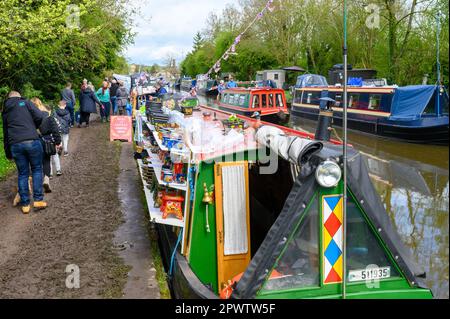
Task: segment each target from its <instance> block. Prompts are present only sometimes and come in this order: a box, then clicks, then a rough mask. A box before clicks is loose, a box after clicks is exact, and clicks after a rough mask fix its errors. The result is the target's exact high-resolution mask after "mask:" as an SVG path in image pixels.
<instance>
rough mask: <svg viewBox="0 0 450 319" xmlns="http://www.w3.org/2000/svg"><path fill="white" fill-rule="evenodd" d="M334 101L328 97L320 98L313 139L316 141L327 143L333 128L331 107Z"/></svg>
mask: <svg viewBox="0 0 450 319" xmlns="http://www.w3.org/2000/svg"><path fill="white" fill-rule="evenodd" d="M335 104H336V101H335V100H333V99H331V98H329V97H322V98H320V110H319V119H318V121H317V128H316V135H315V137H314V138H315V139H316V140H318V141H329V140H330V137H331V129H332V127H333V106H334V105H335Z"/></svg>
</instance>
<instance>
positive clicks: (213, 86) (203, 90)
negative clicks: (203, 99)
mask: <svg viewBox="0 0 450 319" xmlns="http://www.w3.org/2000/svg"><path fill="white" fill-rule="evenodd" d="M217 86H218V83H217V81H216V80H212V79H197V84H196V88H197V93H198V94H200V95H203V96H211V97H216V96H217V94H219V91H218V90H217Z"/></svg>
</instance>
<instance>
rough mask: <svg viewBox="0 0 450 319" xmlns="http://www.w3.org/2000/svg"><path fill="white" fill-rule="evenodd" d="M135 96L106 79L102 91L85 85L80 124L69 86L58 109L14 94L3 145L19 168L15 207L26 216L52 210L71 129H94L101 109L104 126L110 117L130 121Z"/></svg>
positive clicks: (5, 114)
mask: <svg viewBox="0 0 450 319" xmlns="http://www.w3.org/2000/svg"><path fill="white" fill-rule="evenodd" d="M128 99H129V93H128V91H127V89H126V88H125V86H124V82H122V81H117V80H116V79H112V80H109V79H105V81H103V83H102V87H101V88H99V89H98V90H97V91H95V88H94V86H93V85H92V83H91V82H88V81H87V80H86V79H85V80H83V83H82V85H81V90H80V95H79V106H80V108H79V118H78V119H77V116H76V113H75V106H76V98H75V93H74V91H73V89H72V84H71V83H67V85H66V86H65V88H64V89H63V90H62V91H61V99H60V101H59V103H58V105H57V106H55V107H52V106H50V105H46V104H44V103H43V102H42V101H41V100H40V99H39V98H38V97H34V98H32V99H31V100H28V99H26V98H24V97H22V96H21V94H20V93H19V92H17V91H11V92H10V93H9V94H8V96H7V99H6V101H5V104H4V107H3V111H2V120H3V142H4V150H5V155H6V157H7V158H8V159H9V160H13V161H14V162H15V164H16V168H17V173H18V193H17V195H16V197H15V199H14V202H13V205H14V206H17V205H19V204H20V206H21V209H22V212H23V213H24V214H28V213H29V212H30V210H31V196H30V189H31V190H32V198H33V208H34V209H36V210H41V209H45V208H47V205H48V204H47V202H45V201H44V193H50V192H51V191H52V189H51V187H50V180H51V179H52V178H53V176H54V175H56V176H61V175H62V174H63V172H62V169H61V157H67V156H69V148H70V147H69V135H70V129H71V128H73V127H74V125H76V123H78V124H77V127H78V128H81V127H82V125H83V124H85V127H89V121H90V115H91V114H92V113H97V105H98V106H99V110H100V117H101V120H102V122H103V123H105V122H109V120H110V115H111V114H113V115H124V114H125V110H126V107H127V104H128Z"/></svg>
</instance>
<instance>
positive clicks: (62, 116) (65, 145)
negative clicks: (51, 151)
mask: <svg viewBox="0 0 450 319" xmlns="http://www.w3.org/2000/svg"><path fill="white" fill-rule="evenodd" d="M54 116H55V117H56V119H57V122H59V129H60V132H61V140H62V151H63V154H64V156H68V155H69V133H70V114H69V112H68V111H67V108H66V103H65V101H64V100H61V101H59V104H58V108H57V109H56V110H55V114H54ZM56 156H57V155H55V157H56ZM58 158H59V156H58ZM57 170H58V169H57Z"/></svg>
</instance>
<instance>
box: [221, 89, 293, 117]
mask: <svg viewBox="0 0 450 319" xmlns="http://www.w3.org/2000/svg"><path fill="white" fill-rule="evenodd" d="M219 108H220V109H221V110H224V111H228V112H232V113H236V114H240V115H245V116H252V115H253V114H254V113H255V112H258V113H259V114H260V115H261V116H262V117H266V116H271V115H277V114H279V113H283V114H286V115H287V114H289V111H288V108H287V104H286V96H285V92H284V90H282V89H273V88H248V89H244V88H233V89H227V90H225V91H224V92H223V93H222V97H221V99H220V102H219Z"/></svg>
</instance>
